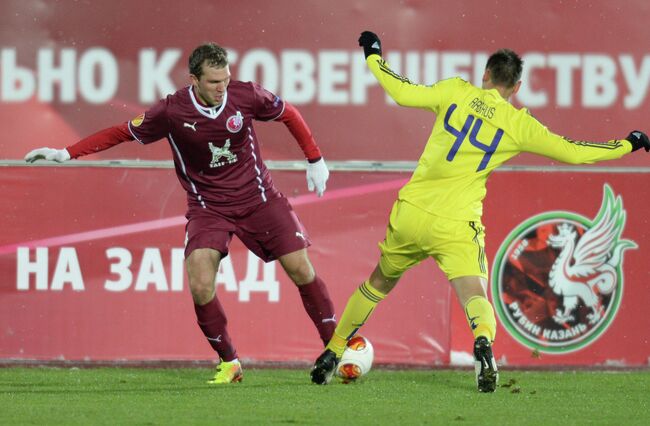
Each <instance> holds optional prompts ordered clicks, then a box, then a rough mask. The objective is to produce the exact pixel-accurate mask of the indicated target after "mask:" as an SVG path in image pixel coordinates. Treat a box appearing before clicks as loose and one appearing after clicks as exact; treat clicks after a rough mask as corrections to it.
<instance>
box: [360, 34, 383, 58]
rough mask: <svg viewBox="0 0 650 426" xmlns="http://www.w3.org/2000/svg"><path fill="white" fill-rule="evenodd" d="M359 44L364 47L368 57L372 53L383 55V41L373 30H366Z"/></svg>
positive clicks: (364, 52)
mask: <svg viewBox="0 0 650 426" xmlns="http://www.w3.org/2000/svg"><path fill="white" fill-rule="evenodd" d="M359 46H361V47H363V54H364V55H366V58H367V57H368V56H370V55H372V54H377V55H379V56H381V41H379V37H377V34H375V33H373V32H372V31H364V32H362V33H361V37H359Z"/></svg>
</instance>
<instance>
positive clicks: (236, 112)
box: [25, 43, 336, 384]
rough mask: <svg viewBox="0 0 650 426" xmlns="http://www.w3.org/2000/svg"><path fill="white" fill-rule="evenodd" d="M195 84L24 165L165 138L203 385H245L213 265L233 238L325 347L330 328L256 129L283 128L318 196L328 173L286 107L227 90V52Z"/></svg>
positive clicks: (210, 47)
mask: <svg viewBox="0 0 650 426" xmlns="http://www.w3.org/2000/svg"><path fill="white" fill-rule="evenodd" d="M189 70H190V79H191V82H192V84H191V85H190V86H188V87H184V88H182V89H180V90H178V91H177V92H176V93H174V94H173V95H169V96H167V97H166V98H165V99H162V100H160V101H159V102H158V103H156V104H155V105H153V106H152V107H151V108H150V109H149V110H148V111H146V112H145V113H144V114H142V115H140V116H138V117H136V118H135V119H133V120H131V121H130V122H127V123H123V124H121V125H118V126H114V127H110V128H108V129H105V130H102V131H100V132H98V133H96V134H94V135H91V136H89V137H87V138H84V139H82V140H81V141H79V142H77V143H75V144H74V145H71V146H69V147H67V148H65V149H52V148H39V149H35V150H33V151H31V152H30V153H28V154H27V155H26V156H25V160H26V161H28V162H34V161H36V160H40V159H46V160H53V161H57V162H63V161H67V160H69V159H71V158H78V157H80V156H83V155H87V154H92V153H94V152H98V151H103V150H105V149H108V148H110V147H111V146H114V145H117V144H119V143H122V142H125V141H132V140H137V141H138V142H140V143H143V144H148V143H152V142H155V141H157V140H160V139H163V138H166V139H167V140H168V141H169V145H170V147H171V149H172V154H173V158H174V165H175V168H176V174H177V176H178V180H179V181H180V183H181V185H182V187H183V188H184V189H185V191H187V204H188V209H187V214H186V217H187V225H186V245H185V265H186V268H187V274H188V279H189V287H190V291H191V293H192V297H193V299H194V308H195V311H196V316H197V319H198V324H199V327H200V328H201V330H202V331H203V334H204V335H205V337H206V338H207V339H208V341H209V343H210V345H211V346H212V348H213V349H214V350H215V351H216V352H217V354H218V356H219V359H220V363H219V365H217V371H216V374H215V376H214V378H213V379H212V380H210V381H209V383H214V384H219V383H233V382H239V381H241V379H242V377H243V374H242V369H241V365H240V363H239V360H238V357H237V351H236V349H235V347H234V345H233V343H232V341H231V338H230V335H229V334H228V330H227V322H228V321H227V319H226V315H225V313H224V310H223V308H222V306H221V304H220V303H219V300H218V299H217V297H216V292H215V277H216V274H217V271H218V269H219V262H220V261H221V259H222V258H223V257H225V256H227V255H228V247H229V244H230V241H231V239H232V236H233V234H234V235H237V237H239V239H240V240H241V241H242V242H243V243H244V244H245V245H246V247H248V249H249V250H250V251H252V252H253V253H255V254H256V255H257V256H258V257H260V258H261V259H263V260H264V261H266V262H269V261H272V260H275V259H277V260H278V261H279V262H280V264H281V265H282V267H283V268H284V270H285V271H286V273H287V274H288V275H289V277H290V278H291V280H292V281H293V282H294V283H295V284H296V286H297V287H298V291H299V292H300V296H301V298H302V303H303V305H304V308H305V310H306V311H307V314H308V315H309V317H310V318H311V320H312V321H313V323H314V325H315V326H316V328H317V330H318V333H319V335H320V338H321V340H322V341H323V343H324V344H327V343H328V342H329V340H330V338H331V337H332V333H333V332H334V328H335V327H336V322H335V320H334V307H333V305H332V302H331V300H330V297H329V295H328V292H327V288H326V287H325V284H324V283H323V281H322V280H321V279H320V278H319V277H318V276H317V275H316V273H315V272H314V268H313V266H312V264H311V262H310V261H309V257H308V255H307V247H308V246H309V245H310V241H309V237H308V236H307V233H306V231H305V229H304V227H303V225H302V223H301V222H300V220H299V219H298V217H297V216H296V214H295V212H294V211H293V209H292V208H291V205H290V204H289V201H288V200H287V199H286V198H285V196H284V195H283V194H282V193H280V192H279V191H278V190H277V189H276V188H275V186H274V185H273V181H272V180H271V175H270V174H269V171H268V169H267V168H266V166H265V164H264V162H263V161H262V158H261V155H260V149H259V143H258V141H257V137H256V135H255V130H254V129H253V120H259V121H270V120H277V121H281V122H282V123H284V124H285V125H286V126H287V128H288V129H289V131H290V132H291V134H292V135H293V136H294V138H295V139H296V140H297V141H298V144H299V145H300V147H301V149H302V150H303V152H304V154H305V157H306V158H307V161H308V163H307V184H308V189H309V190H310V191H313V190H316V193H317V194H318V196H322V195H323V192H324V191H325V186H326V182H327V179H328V177H329V171H328V169H327V166H326V165H325V161H324V160H323V158H322V156H321V153H320V150H319V149H318V146H317V145H316V142H315V141H314V138H313V137H312V134H311V131H310V130H309V127H308V126H307V125H306V123H305V122H304V121H303V119H302V117H301V115H300V113H299V112H298V111H297V110H296V109H295V108H294V107H293V106H292V105H290V104H289V103H287V102H284V101H283V100H282V99H280V98H279V97H278V96H275V95H274V94H272V93H270V92H268V91H267V90H265V89H264V88H262V87H261V86H259V85H258V84H255V83H251V82H241V81H235V80H233V81H231V80H230V70H229V67H228V57H227V54H226V51H225V49H223V48H222V47H220V46H218V45H216V44H212V43H209V44H204V45H201V46H198V47H197V48H196V49H195V50H194V51H193V52H192V54H191V55H190V58H189Z"/></svg>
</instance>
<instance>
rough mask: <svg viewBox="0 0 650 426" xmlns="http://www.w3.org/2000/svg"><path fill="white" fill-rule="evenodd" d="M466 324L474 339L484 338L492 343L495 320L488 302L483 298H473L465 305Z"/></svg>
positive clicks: (494, 332) (495, 329)
mask: <svg viewBox="0 0 650 426" xmlns="http://www.w3.org/2000/svg"><path fill="white" fill-rule="evenodd" d="M465 315H466V316H467V323H468V324H469V326H470V328H471V329H472V333H474V338H475V339H476V338H477V337H479V336H485V337H487V338H488V340H489V341H490V342H493V341H494V337H495V335H496V332H497V320H496V318H495V317H494V309H493V308H492V305H491V304H490V302H489V301H488V300H487V299H486V298H485V297H483V296H474V297H472V298H470V299H469V300H468V301H467V303H466V304H465Z"/></svg>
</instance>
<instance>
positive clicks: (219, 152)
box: [208, 139, 237, 168]
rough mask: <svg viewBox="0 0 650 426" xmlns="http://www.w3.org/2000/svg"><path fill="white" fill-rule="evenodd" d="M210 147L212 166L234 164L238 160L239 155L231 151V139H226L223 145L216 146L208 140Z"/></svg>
mask: <svg viewBox="0 0 650 426" xmlns="http://www.w3.org/2000/svg"><path fill="white" fill-rule="evenodd" d="M208 148H210V152H211V153H212V161H210V167H212V168H215V167H221V166H224V165H226V164H232V163H234V162H236V161H237V155H235V154H233V153H232V152H231V151H230V139H226V143H225V144H224V145H223V147H218V146H214V145H213V144H212V142H208ZM222 158H223V160H222Z"/></svg>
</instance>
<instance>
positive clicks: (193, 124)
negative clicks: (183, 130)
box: [183, 121, 196, 132]
mask: <svg viewBox="0 0 650 426" xmlns="http://www.w3.org/2000/svg"><path fill="white" fill-rule="evenodd" d="M183 127H189V128H190V129H192V130H194V131H195V132H196V121H195V122H194V123H192V124H190V123H183Z"/></svg>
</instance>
